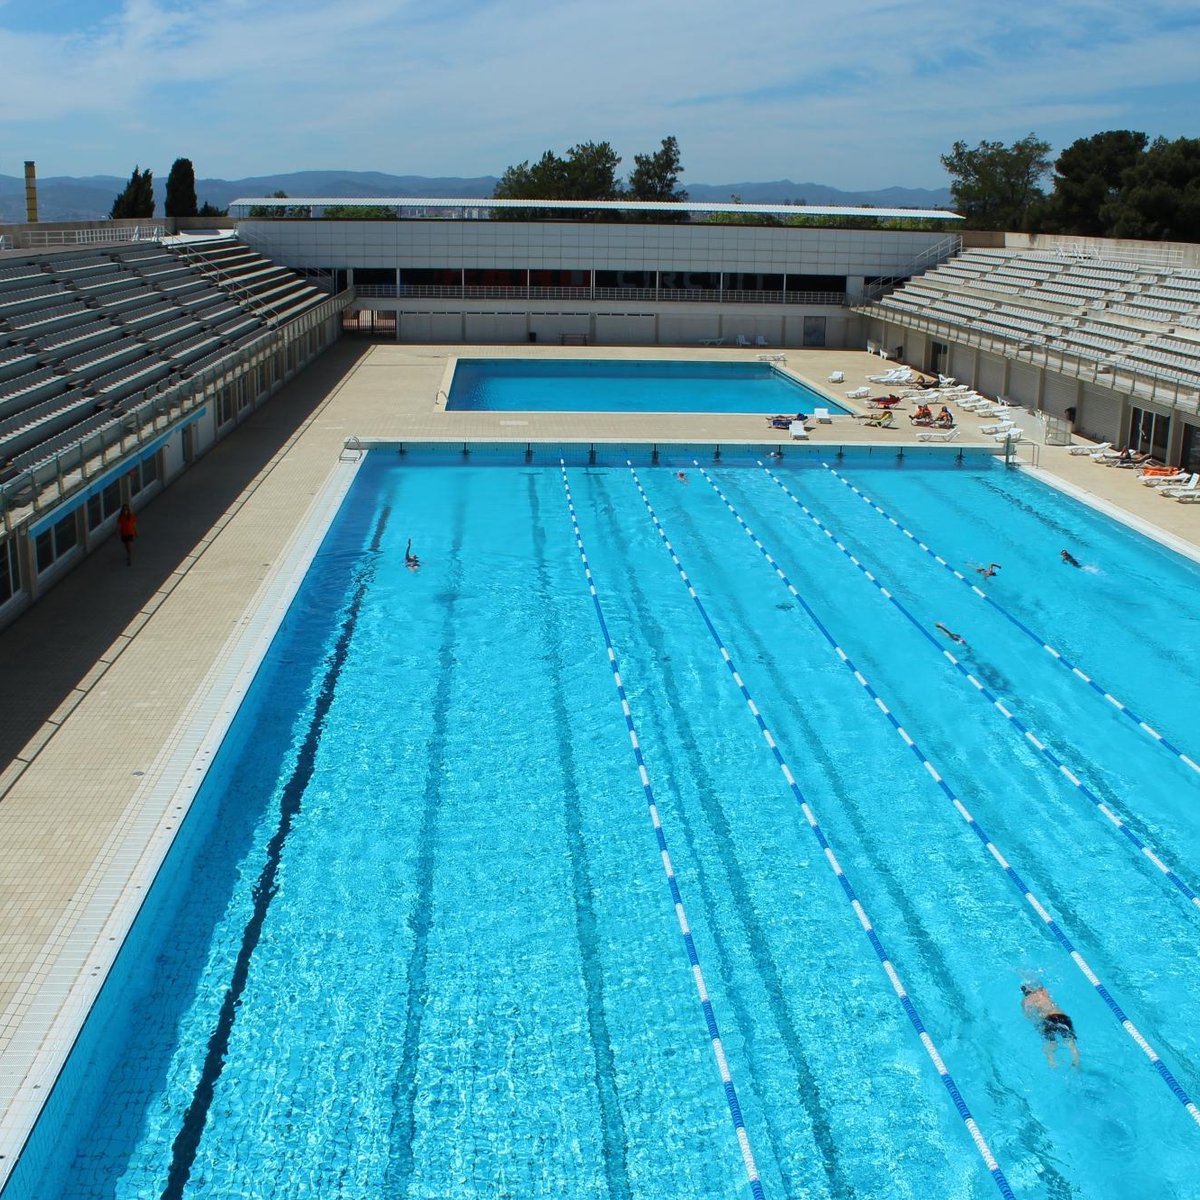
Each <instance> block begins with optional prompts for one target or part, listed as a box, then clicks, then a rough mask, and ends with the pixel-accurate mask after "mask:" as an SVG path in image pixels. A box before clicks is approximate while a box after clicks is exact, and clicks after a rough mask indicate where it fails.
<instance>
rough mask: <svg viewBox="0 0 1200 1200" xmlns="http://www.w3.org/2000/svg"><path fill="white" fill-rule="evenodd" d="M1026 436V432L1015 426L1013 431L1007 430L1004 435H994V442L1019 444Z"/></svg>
mask: <svg viewBox="0 0 1200 1200" xmlns="http://www.w3.org/2000/svg"><path fill="white" fill-rule="evenodd" d="M1024 436H1025V430H1023V429H1017V428H1016V426H1014V427H1013V428H1012V429H1006V430H1005V431H1004V432H1003V433H996V434H993V435H992V437H993V440H994V441H997V442H1019V441H1020V440H1021V439H1022V438H1023V437H1024Z"/></svg>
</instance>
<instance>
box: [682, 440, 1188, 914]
mask: <svg viewBox="0 0 1200 1200" xmlns="http://www.w3.org/2000/svg"><path fill="white" fill-rule="evenodd" d="M693 462H694V465H695V466H696V467H697V468H699V470H700V473H701V474H702V475H704V477H705V478H706V479H708V481H709V483H710V484H712V486H713V487H714V488H716V489H717V495H719V496H720V497H721V499H722V500H724V499H725V497H724V495H723V494H722V493H721V490H720V488H718V487H717V485H716V484H715V483H714V482H713V481H712V480H711V479H709V477H708V475H707V473H706V472H705V471H704V469H703V468H702V467H700V464H699V463H698V462H695V460H693ZM758 465H759V466H760V467H762V469H763V470H764V471H765V472H766V474H767V478H769V479H770V480H771V481H772V482H773V483H774V484H775V486H776V487H778V488H779V489H780V490H781V491H782V492H783V494H784V495H785V496H787V498H788V499H789V500H791V501H792V503H793V504H796V505H798V506H799V508H800V511H801V512H802V513H804V515H805V516H807V517H808V519H809V520H810V521H812V523H813V524H814V525H815V526H816V527H817V528H818V529H819V530H820V531H821V532H822V533H823V534H824V535H825V536H826V538H828V539H829V541H830V542H832V543H833V545H834V546H836V547H837V549H839V550H840V551H841V552H842V553H843V554H844V555H845V556H846V557H847V558H848V559H849V560H850V561H851V562H852V563H853V564H854V565H855V566H856V567H857V568H858V569H859V570H860V571H861V572H862V574H863V575H864V577H865V578H866V579H867V580H869V581H870V582H871V583H872V584H874V585H875V587H876V588H877V589H878V590H879V594H880V595H881V596H883V598H884V599H885V600H887V601H889V602H890V603H891V604H892V605H894V606H895V608H896V609H897V611H898V612H900V613H902V614H903V615H904V616H905V617H906V618H907V619H908V621H909V622H910V623H911V624H912V626H913V628H915V629H916V630H917V632H918V633H920V635H921V636H922V637H923V638H924V639H925V640H926V641H927V642H928V643H929V644H930V645H931V646H932V647H933V648H934V649H935V650H936V651H937V652H938V653H939V654H940V655H942V656H943V657H944V658H945V659H946V660H947V661H948V662H949V663H950V665H951V666H952V667H954V669H955V670H956V671H958V672H959V674H960V675H962V676H963V678H964V679H966V680H967V681H968V682H969V683H970V684H971V686H972V687H974V688H975V690H976V691H977V692H978V693H979V695H981V696H982V697H983V698H984V699H985V700H987V701H989V702H990V704H991V706H992V708H993V709H994V710H995V711H996V712H998V713H999V714H1000V716H1002V717H1003V718H1004V719H1005V720H1006V721H1008V722H1009V724H1010V725H1012V727H1013V728H1014V729H1016V730H1017V732H1018V733H1020V734H1021V736H1022V737H1024V739H1025V740H1026V741H1027V742H1028V743H1029V744H1030V745H1031V746H1032V747H1033V748H1034V749H1035V750H1036V751H1037V752H1038V753H1039V754H1040V755H1041V756H1042V757H1043V758H1044V759H1045V760H1046V761H1047V762H1048V763H1050V765H1051V766H1052V767H1054V769H1055V770H1056V771H1058V772H1059V773H1060V774H1061V775H1062V777H1063V778H1064V779H1066V780H1067V781H1068V782H1069V783H1071V784H1073V785H1074V786H1075V787H1076V788H1077V789H1078V791H1079V793H1080V795H1082V796H1084V797H1085V798H1086V799H1088V800H1089V801H1091V803H1092V804H1093V805H1095V807H1096V808H1098V809H1099V810H1100V812H1101V813H1102V814H1103V816H1104V817H1105V819H1106V820H1108V821H1109V822H1110V824H1112V825H1113V827H1114V828H1116V829H1117V830H1119V831H1120V832H1121V833H1122V834H1124V836H1125V837H1126V838H1127V839H1128V840H1129V841H1130V842H1131V843H1132V844H1133V845H1134V846H1136V847H1137V849H1138V852H1139V853H1140V854H1142V855H1144V856H1145V858H1146V859H1147V861H1149V862H1151V863H1153V864H1154V866H1155V867H1157V868H1158V870H1159V871H1161V872H1162V874H1163V877H1164V878H1165V879H1166V880H1167V881H1168V882H1169V883H1170V884H1171V885H1172V886H1173V887H1174V888H1176V890H1178V891H1179V892H1181V893H1182V894H1183V895H1184V896H1186V897H1187V898H1188V900H1189V901H1190V902H1191V903H1192V905H1194V906H1195V907H1196V908H1197V909H1200V895H1197V893H1196V891H1195V889H1194V888H1192V887H1191V886H1190V885H1189V884H1188V883H1187V882H1185V881H1184V880H1183V879H1181V878H1180V877H1179V876H1178V875H1177V874H1176V873H1175V871H1174V870H1172V868H1171V867H1169V866H1167V864H1166V863H1165V862H1164V861H1163V860H1162V858H1161V857H1160V856H1159V855H1158V854H1157V853H1156V852H1155V851H1154V850H1153V849H1152V848H1151V847H1150V846H1148V845H1147V844H1146V842H1144V841H1143V840H1142V839H1141V838H1140V837H1139V836H1138V835H1137V834H1136V833H1135V832H1134V831H1133V830H1132V829H1130V828H1129V826H1128V825H1127V824H1126V823H1125V821H1124V820H1123V819H1122V818H1121V817H1120V816H1119V815H1118V814H1117V813H1115V812H1113V810H1112V809H1111V808H1110V807H1109V806H1108V805H1107V804H1105V802H1104V801H1103V800H1101V799H1100V797H1099V796H1097V795H1096V793H1095V792H1094V791H1092V789H1091V788H1090V787H1088V785H1087V784H1086V783H1084V782H1083V780H1082V779H1080V778H1079V775H1078V773H1077V772H1076V771H1075V770H1073V769H1072V768H1071V767H1069V766H1068V765H1067V764H1066V763H1065V762H1063V760H1062V759H1061V758H1059V757H1058V755H1057V754H1055V752H1054V751H1053V750H1051V749H1050V747H1049V746H1047V745H1046V743H1045V742H1043V741H1042V739H1041V738H1039V737H1038V736H1037V735H1036V734H1035V733H1034V732H1033V730H1031V729H1030V728H1029V727H1028V726H1027V725H1026V724H1025V723H1024V722H1023V721H1022V720H1021V718H1020V717H1018V716H1017V715H1016V713H1014V712H1012V711H1010V710H1009V709H1008V707H1007V706H1006V705H1005V704H1004V703H1003V701H1001V700H1000V698H999V697H998V696H997V695H996V694H995V693H994V692H993V691H992V690H991V689H990V688H988V686H987V685H986V684H985V683H984V682H983V681H982V680H981V679H980V678H979V677H978V676H976V675H975V674H973V673H972V672H971V670H970V669H969V668H968V667H966V666H965V665H964V664H963V663H962V662H960V661H959V659H958V657H957V656H956V655H955V654H954V652H953V651H952V650H950V649H949V648H948V647H946V646H944V645H942V643H941V642H940V641H938V639H937V638H936V637H934V636H933V634H932V633H930V632H929V630H928V629H926V628H925V626H924V625H922V624H921V622H920V621H919V620H917V618H916V617H914V616H913V614H912V613H911V612H910V611H909V609H908V608H907V607H906V606H905V605H904V604H903V602H901V601H900V600H898V599H896V597H895V596H894V595H893V594H892V592H891V591H890V590H889V589H888V588H887V587H886V586H884V584H883V583H881V582H880V581H879V580H878V579H877V578H876V577H875V575H873V574H872V573H871V571H869V570H868V569H867V568H866V567H865V566H864V565H863V564H862V563H861V562H860V561H859V560H858V559H857V558H856V557H855V556H854V554H852V553H851V552H850V550H848V549H847V548H846V546H845V545H844V544H843V543H842V542H840V541H838V539H837V536H836V534H834V533H833V531H832V530H831V529H829V528H828V527H827V526H826V525H825V524H824V522H822V521H821V519H820V517H818V516H817V515H816V513H814V512H813V511H812V510H811V509H810V508H809V507H808V506H807V505H806V504H805V503H804V501H803V500H801V499H800V498H799V497H798V496H796V495H794V494H793V493H792V491H791V490H790V489H789V488H788V486H787V484H786V483H784V482H783V480H781V479H780V478H779V477H778V476H777V475H776V474H775V473H774V472H773V471H772V470H771V468H770V467H768V466H766V465H765V464H763V463H762V462H760V463H759V464H758ZM726 504H728V501H726Z"/></svg>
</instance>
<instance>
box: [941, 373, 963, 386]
mask: <svg viewBox="0 0 1200 1200" xmlns="http://www.w3.org/2000/svg"><path fill="white" fill-rule="evenodd" d="M957 382H958V381H957V380H956V379H955V378H954V376H953V375H939V376H938V387H944V388H945V387H953V386H954V385H955V384H956V383H957Z"/></svg>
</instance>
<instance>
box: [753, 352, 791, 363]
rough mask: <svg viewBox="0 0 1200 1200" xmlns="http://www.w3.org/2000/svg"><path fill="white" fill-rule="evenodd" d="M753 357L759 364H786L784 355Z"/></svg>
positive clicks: (759, 355) (758, 355) (757, 355)
mask: <svg viewBox="0 0 1200 1200" xmlns="http://www.w3.org/2000/svg"><path fill="white" fill-rule="evenodd" d="M754 357H755V358H756V359H757V360H758V361H759V362H776V363H779V362H787V355H786V354H756V355H755V356H754Z"/></svg>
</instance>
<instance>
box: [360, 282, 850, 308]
mask: <svg viewBox="0 0 1200 1200" xmlns="http://www.w3.org/2000/svg"><path fill="white" fill-rule="evenodd" d="M355 291H357V293H358V294H359V296H362V297H364V298H366V299H371V298H376V299H389V300H390V299H401V298H406V297H407V298H423V299H429V300H641V301H647V300H651V301H652V300H657V301H660V302H669V303H680V302H683V303H701V304H824V305H835V306H837V307H839V308H840V307H844V306H845V305H846V304H848V303H849V299H848V297H847V295H846V293H845V292H784V291H763V292H754V291H746V290H744V289H736V290H735V289H729V290H723V289H720V288H605V287H519V286H512V287H502V286H486V287H485V286H483V285H480V284H466V285H463V284H401V285H400V286H398V287H397V285H396V284H394V283H360V284H355Z"/></svg>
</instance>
